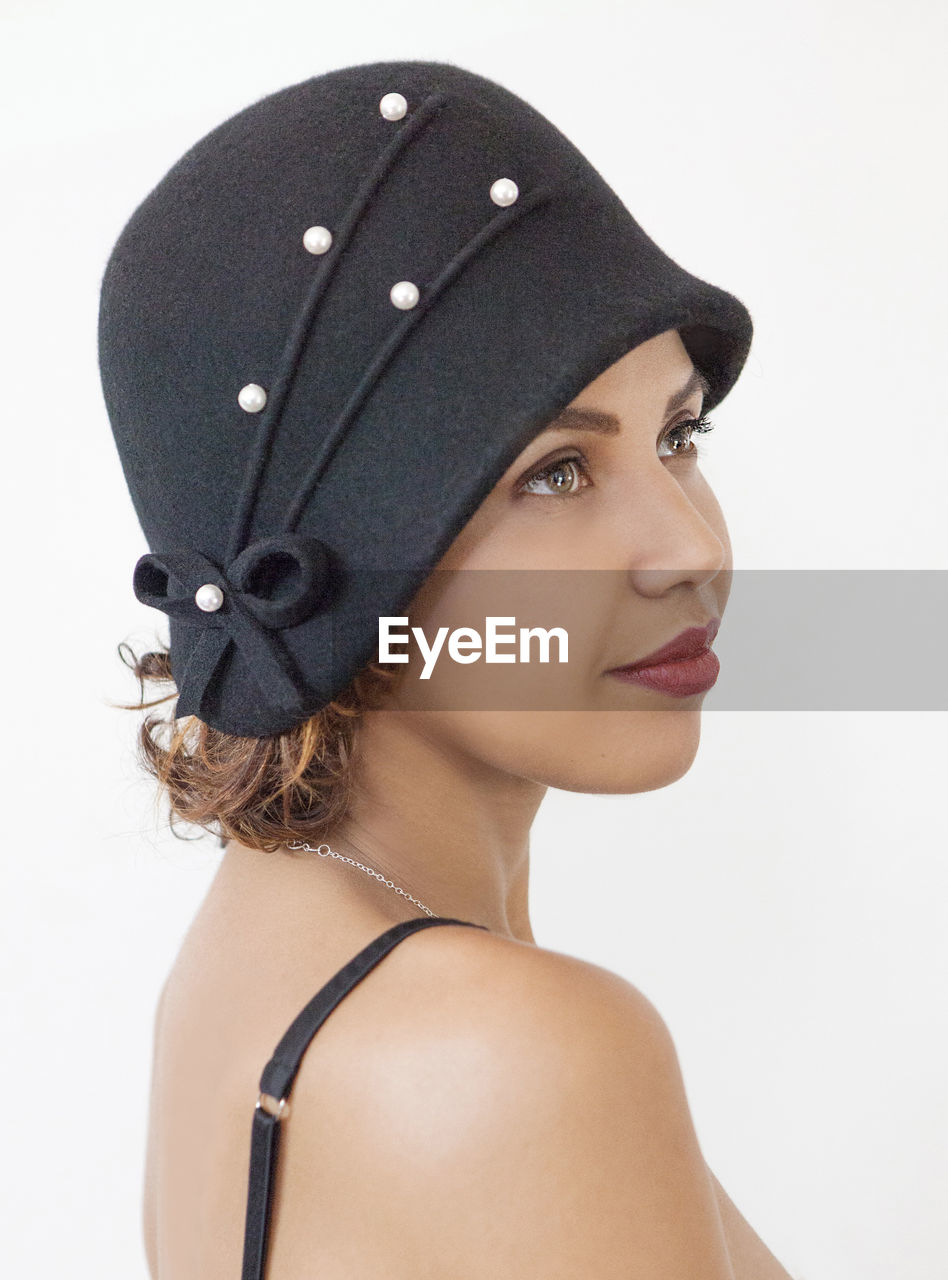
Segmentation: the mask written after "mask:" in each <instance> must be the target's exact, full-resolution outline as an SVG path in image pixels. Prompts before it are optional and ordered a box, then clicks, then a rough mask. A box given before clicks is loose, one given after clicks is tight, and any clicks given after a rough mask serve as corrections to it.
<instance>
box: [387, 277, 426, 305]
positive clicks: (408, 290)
mask: <svg viewBox="0 0 948 1280" xmlns="http://www.w3.org/2000/svg"><path fill="white" fill-rule="evenodd" d="M388 296H389V297H390V298H391V300H392V302H393V303H394V305H395V306H396V307H398V309H399V311H410V310H411V309H412V307H414V306H416V305H417V303H418V299H419V297H420V296H421V295H420V294H419V292H418V286H417V285H416V284H412V282H411V281H410V280H399V282H398V284H393V285H392V288H391V290H390V291H389V295H388Z"/></svg>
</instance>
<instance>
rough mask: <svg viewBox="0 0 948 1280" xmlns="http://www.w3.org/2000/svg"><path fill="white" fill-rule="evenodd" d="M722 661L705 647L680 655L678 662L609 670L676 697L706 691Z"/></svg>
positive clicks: (632, 681) (611, 672)
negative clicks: (697, 652) (688, 655)
mask: <svg viewBox="0 0 948 1280" xmlns="http://www.w3.org/2000/svg"><path fill="white" fill-rule="evenodd" d="M720 669H721V663H720V662H719V661H718V655H717V654H716V653H715V652H714V650H713V649H705V651H704V653H702V654H700V655H699V656H698V657H697V658H680V659H679V660H678V661H677V662H660V663H657V664H656V665H655V666H654V667H616V668H615V670H613V671H607V672H606V674H607V675H610V676H615V678H616V679H617V680H624V681H626V683H629V684H641V685H644V686H645V688H646V689H654V690H655V692H656V693H667V694H670V695H671V696H672V697H673V698H688V697H691V695H692V694H695V693H707V691H708V690H709V689H710V688H711V686H712V685H713V684H714V682H715V680H717V678H718V672H719V671H720Z"/></svg>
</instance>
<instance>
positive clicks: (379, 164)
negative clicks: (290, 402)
mask: <svg viewBox="0 0 948 1280" xmlns="http://www.w3.org/2000/svg"><path fill="white" fill-rule="evenodd" d="M447 101H448V95H447V94H444V93H435V94H431V95H429V96H428V97H427V98H425V100H424V101H423V102H422V103H421V105H420V106H419V107H418V109H417V111H413V112H412V113H411V115H410V116H409V118H408V120H407V122H406V123H405V124H404V125H403V126H402V128H401V129H399V130H398V132H397V134H396V135H395V137H394V138H393V139H392V141H391V142H390V143H389V145H388V146H387V147H386V148H385V150H384V151H382V152H381V154H380V155H379V158H378V160H377V161H376V163H375V167H374V168H373V170H372V172H371V173H370V174H369V175H368V177H367V178H366V179H365V181H364V182H363V183H362V185H361V187H359V189H358V191H357V192H356V194H355V196H354V197H353V199H352V201H351V203H350V205H349V208H348V209H347V210H346V212H345V213H344V214H343V216H342V218H341V219H340V221H339V223H338V225H337V227H336V229H335V231H334V233H333V243H332V245H331V246H330V249H329V252H328V253H327V254H326V256H325V257H324V258H323V261H322V262H321V263H320V264H319V267H318V268H317V270H316V275H315V278H314V279H313V281H312V283H311V285H310V287H309V291H308V293H307V296H306V298H305V299H304V302H303V305H302V307H301V309H300V312H299V314H298V316H297V319H296V321H295V323H294V324H293V327H292V329H291V331H290V334H289V337H288V338H287V342H286V345H285V347H284V349H283V353H282V355H281V357H280V360H279V362H278V364H277V376H276V377H275V378H274V380H273V385H272V387H271V389H270V392H269V396H268V401H267V405H266V407H265V409H264V415H263V421H262V422H260V424H259V432H258V434H257V436H256V439H255V443H254V449H253V452H252V454H251V456H250V459H249V461H248V464H247V469H246V472H245V475H244V482H243V485H242V487H241V493H240V498H239V500H238V505H237V509H236V511H235V513H234V519H233V524H232V526H231V534H230V539H229V542H228V551H227V557H226V558H227V560H228V562H229V561H230V560H233V559H234V557H235V556H236V555H237V554H238V553H239V552H240V551H241V550H242V549H243V546H244V543H245V541H246V536H247V530H248V528H249V524H250V520H251V518H252V516H253V512H254V508H255V506H256V499H257V494H258V492H259V487H260V481H261V477H262V475H263V473H264V471H265V468H266V462H267V458H268V455H269V451H270V446H271V444H272V441H273V437H274V434H275V431H276V428H277V425H278V424H279V419H280V414H281V412H282V410H283V405H284V404H285V402H286V398H287V396H288V394H289V392H290V389H291V387H292V385H293V379H294V377H295V375H296V371H297V369H298V368H299V363H300V358H301V356H302V352H303V348H304V346H305V343H306V339H307V337H308V335H309V332H310V330H311V328H312V325H313V321H314V319H315V316H316V313H317V311H318V308H319V303H320V301H321V300H322V298H323V297H324V295H325V292H326V289H327V287H328V285H329V282H330V280H331V279H332V277H333V274H334V272H335V269H336V264H337V263H338V261H339V259H340V257H341V256H342V253H343V252H344V250H345V248H346V245H347V244H348V242H349V240H350V238H351V236H352V233H353V231H354V230H355V228H356V226H357V225H358V223H359V219H360V218H361V217H362V214H363V213H364V211H365V209H366V206H367V205H368V203H369V201H370V200H371V198H372V196H373V195H374V194H375V191H376V189H377V188H378V187H379V186H380V185H381V183H382V181H383V180H384V179H385V177H386V176H387V175H388V173H389V172H390V170H391V169H392V167H393V166H394V163H395V161H396V160H397V159H398V156H399V155H400V154H401V152H402V151H403V150H404V148H405V147H406V146H407V145H408V144H409V143H410V142H411V141H412V139H414V138H417V137H418V135H419V134H420V133H421V131H422V129H423V128H424V127H425V125H427V124H428V123H429V121H431V120H432V119H433V118H434V116H435V115H436V114H437V112H438V111H439V110H440V109H441V107H443V106H444V105H445V103H446V102H447ZM320 268H321V269H320Z"/></svg>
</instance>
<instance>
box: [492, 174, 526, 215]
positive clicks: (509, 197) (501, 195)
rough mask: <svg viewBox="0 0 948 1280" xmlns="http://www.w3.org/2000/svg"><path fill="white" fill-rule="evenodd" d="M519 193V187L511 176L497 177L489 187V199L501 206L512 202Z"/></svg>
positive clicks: (503, 206)
mask: <svg viewBox="0 0 948 1280" xmlns="http://www.w3.org/2000/svg"><path fill="white" fill-rule="evenodd" d="M519 194H520V189H519V187H518V186H517V184H516V182H514V180H513V178H498V179H497V181H496V182H495V183H494V184H493V186H492V187H491V189H490V198H491V200H493V202H494V204H499V205H500V206H501V207H502V208H506V206H507V205H509V204H513V202H514V201H515V200H516V198H517V196H519Z"/></svg>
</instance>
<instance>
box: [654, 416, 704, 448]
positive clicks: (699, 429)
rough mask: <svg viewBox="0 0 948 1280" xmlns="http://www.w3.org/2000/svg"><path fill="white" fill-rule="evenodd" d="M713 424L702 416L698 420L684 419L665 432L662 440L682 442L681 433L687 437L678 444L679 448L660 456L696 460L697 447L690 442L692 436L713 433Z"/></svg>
mask: <svg viewBox="0 0 948 1280" xmlns="http://www.w3.org/2000/svg"><path fill="white" fill-rule="evenodd" d="M713 430H714V423H713V422H712V421H711V419H710V418H706V417H705V416H704V414H702V415H701V417H700V418H685V420H684V421H683V422H678V423H676V424H675V426H673V427H672V429H671V430H670V431H668V432H666V434H665V436H664V437H663V440H674V441H678V442H682V436H681V435H680V434H679V433H681V432H687V433H688V434H687V437H686V438H685V439H684V440H683V442H682V443H681V444H680V447H678V448H673V449H672V450H671V452H670V453H666V454H662V455H661V456H662V457H665V458H678V457H684V458H697V457H698V453H699V450H698V446H697V445H696V444H695V442H694V441H693V440H692V438H691V437H692V436H694V435H699V434H703V433H704V432H706V431H713Z"/></svg>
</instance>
